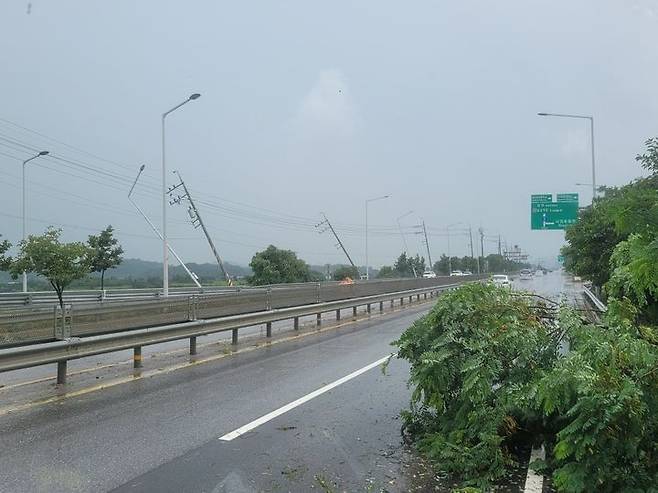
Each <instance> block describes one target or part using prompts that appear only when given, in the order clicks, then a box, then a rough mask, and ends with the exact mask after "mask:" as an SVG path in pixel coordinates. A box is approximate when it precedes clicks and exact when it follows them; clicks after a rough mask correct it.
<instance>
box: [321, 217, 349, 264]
mask: <svg viewBox="0 0 658 493" xmlns="http://www.w3.org/2000/svg"><path fill="white" fill-rule="evenodd" d="M322 217H324V221H322V222H319V223H318V224H316V225H315V227H316V228H319V227H321V226H323V225H325V224H326V225H327V228H328V229H329V231H331V233H332V234H333V235H334V238H336V241H337V242H338V243H337V244H336V246H339V247H340V248H341V249H342V250H343V253H344V254H345V256H346V257H347V260H349V261H350V265H352V267H354V268H355V269H356V268H357V267H356V265H354V262H352V257H350V254H349V253H347V250H346V249H345V245H343V242H342V241H340V238H339V237H338V234H336V231H335V230H334V227H333V226H332V225H331V223H330V222H329V219H328V218H327V216H326V215H325V213H324V212H323V213H322ZM326 230H327V229H323V230H320V231H319V233H320V234H322V233H324V232H325V231H326Z"/></svg>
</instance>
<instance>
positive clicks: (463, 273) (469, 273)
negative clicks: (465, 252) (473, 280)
mask: <svg viewBox="0 0 658 493" xmlns="http://www.w3.org/2000/svg"><path fill="white" fill-rule="evenodd" d="M462 275H463V276H472V275H473V273H472V272H471V271H470V270H465V271H464V272H462Z"/></svg>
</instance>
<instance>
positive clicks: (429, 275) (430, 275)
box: [423, 269, 436, 279]
mask: <svg viewBox="0 0 658 493" xmlns="http://www.w3.org/2000/svg"><path fill="white" fill-rule="evenodd" d="M423 277H424V278H425V279H434V278H435V277H436V272H434V271H433V270H431V269H426V270H425V272H423Z"/></svg>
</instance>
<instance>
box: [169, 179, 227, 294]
mask: <svg viewBox="0 0 658 493" xmlns="http://www.w3.org/2000/svg"><path fill="white" fill-rule="evenodd" d="M174 173H175V174H176V175H177V176H178V179H179V180H180V183H179V184H178V185H174V186H173V187H171V188H170V189H169V196H170V197H172V200H171V201H170V202H169V204H170V205H173V204H180V203H181V201H182V200H187V201H188V202H189V203H190V206H189V207H188V209H187V213H188V214H189V215H190V219H191V221H192V225H193V226H194V227H195V228H198V227H199V226H201V229H202V230H203V234H204V235H206V239H207V240H208V243H209V244H210V249H211V250H212V253H213V255H214V256H215V259H216V260H217V264H219V269H220V270H221V271H222V274H223V275H224V279H226V282H227V283H228V285H229V286H233V281H232V280H231V276H229V274H228V272H226V268H225V267H224V262H223V261H222V258H221V257H220V256H219V252H218V251H217V248H215V244H214V243H213V241H212V238H210V234H209V233H208V230H207V229H206V225H205V224H203V219H201V214H199V210H198V209H197V208H196V205H195V204H194V200H192V195H190V192H189V190H188V189H187V186H186V185H185V182H184V181H183V177H181V175H180V173H179V172H178V171H174ZM178 187H183V191H184V195H178V196H176V197H173V196H172V192H173V191H174V190H176V189H177V188H178Z"/></svg>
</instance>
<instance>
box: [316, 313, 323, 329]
mask: <svg viewBox="0 0 658 493" xmlns="http://www.w3.org/2000/svg"><path fill="white" fill-rule="evenodd" d="M315 325H316V326H318V327H320V325H322V313H318V314H317V316H316V317H315Z"/></svg>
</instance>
